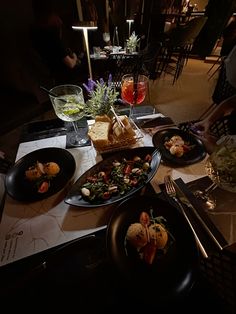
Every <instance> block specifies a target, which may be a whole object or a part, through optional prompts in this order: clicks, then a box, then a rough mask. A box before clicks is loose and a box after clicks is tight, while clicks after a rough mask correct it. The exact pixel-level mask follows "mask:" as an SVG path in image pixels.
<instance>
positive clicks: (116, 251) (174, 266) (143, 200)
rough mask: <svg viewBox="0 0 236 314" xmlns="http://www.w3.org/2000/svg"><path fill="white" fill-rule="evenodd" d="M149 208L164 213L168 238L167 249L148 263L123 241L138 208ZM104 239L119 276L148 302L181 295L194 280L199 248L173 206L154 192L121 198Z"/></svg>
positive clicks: (138, 295)
mask: <svg viewBox="0 0 236 314" xmlns="http://www.w3.org/2000/svg"><path fill="white" fill-rule="evenodd" d="M150 210H152V211H153V216H154V217H157V216H163V217H164V218H165V219H166V226H167V228H168V231H169V239H171V242H170V244H169V247H168V250H167V252H166V253H165V254H163V255H160V256H159V257H158V258H157V259H156V260H155V261H154V263H153V264H151V265H149V264H147V263H146V262H144V261H143V260H141V259H140V257H139V256H138V254H134V251H133V250H132V248H130V247H129V246H128V244H127V241H126V233H127V230H128V227H129V226H130V225H131V224H132V223H135V222H139V217H140V214H141V212H143V211H145V212H147V213H149V214H150ZM170 234H171V235H172V236H171V237H170ZM168 241H169V240H168ZM106 242H107V250H108V254H109V258H110V260H111V262H112V263H113V265H114V266H115V268H116V270H117V274H118V278H121V279H120V280H121V281H122V282H123V285H124V286H126V287H129V291H133V292H134V294H136V296H137V297H138V298H139V297H141V298H142V300H143V301H146V302H147V303H148V302H152V300H158V299H159V300H162V301H163V300H166V299H173V298H178V297H179V296H184V295H186V293H188V292H189V290H190V289H191V287H192V285H193V283H194V281H195V273H196V269H197V263H198V248H197V245H196V242H195V238H194V236H193V234H192V231H191V229H190V227H189V225H188V224H187V222H186V220H185V219H184V217H183V215H182V214H181V213H180V212H179V211H178V210H177V209H176V208H175V207H173V206H172V205H170V204H169V203H168V202H166V201H163V200H162V199H160V198H158V197H156V196H153V197H150V196H136V197H130V198H129V199H127V200H124V201H123V202H122V203H121V204H120V205H119V206H118V207H117V208H116V210H115V211H114V213H113V215H112V217H111V219H110V222H109V223H108V227H107V235H106ZM153 297H154V298H155V299H152V298H153Z"/></svg>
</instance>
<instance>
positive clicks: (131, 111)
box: [129, 105, 134, 119]
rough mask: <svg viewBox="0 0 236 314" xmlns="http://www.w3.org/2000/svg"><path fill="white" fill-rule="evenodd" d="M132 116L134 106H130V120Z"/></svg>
mask: <svg viewBox="0 0 236 314" xmlns="http://www.w3.org/2000/svg"><path fill="white" fill-rule="evenodd" d="M133 115H134V105H130V112H129V116H130V118H131V119H133Z"/></svg>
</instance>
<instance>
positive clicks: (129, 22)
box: [126, 19, 134, 38]
mask: <svg viewBox="0 0 236 314" xmlns="http://www.w3.org/2000/svg"><path fill="white" fill-rule="evenodd" d="M126 22H127V23H128V24H129V37H130V33H131V24H132V23H133V22H134V20H133V19H127V20H126ZM129 37H128V38H129Z"/></svg>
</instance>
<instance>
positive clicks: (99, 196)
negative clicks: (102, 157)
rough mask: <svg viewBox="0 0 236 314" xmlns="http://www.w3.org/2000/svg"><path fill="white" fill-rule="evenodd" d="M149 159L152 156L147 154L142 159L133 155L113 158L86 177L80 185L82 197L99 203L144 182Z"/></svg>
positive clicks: (149, 169)
mask: <svg viewBox="0 0 236 314" xmlns="http://www.w3.org/2000/svg"><path fill="white" fill-rule="evenodd" d="M151 160H152V156H151V155H149V154H147V155H146V156H145V157H144V159H142V158H140V157H139V156H135V157H133V159H132V160H127V159H126V158H122V159H121V160H113V161H112V162H111V164H110V165H107V166H106V167H105V168H104V169H99V171H98V172H96V173H95V174H93V175H92V176H89V177H88V178H87V180H86V182H85V183H84V184H83V185H82V187H81V194H82V197H83V199H84V200H86V201H88V202H90V203H99V202H101V201H104V200H108V199H110V198H111V197H112V196H114V195H124V194H126V193H128V192H129V191H130V190H131V189H133V188H135V187H138V186H140V185H141V184H143V182H145V180H146V179H147V176H148V173H149V172H150V171H151V166H150V164H151Z"/></svg>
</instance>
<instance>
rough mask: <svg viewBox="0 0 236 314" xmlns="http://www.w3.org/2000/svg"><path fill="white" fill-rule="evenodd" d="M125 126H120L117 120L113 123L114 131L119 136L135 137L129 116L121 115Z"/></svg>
mask: <svg viewBox="0 0 236 314" xmlns="http://www.w3.org/2000/svg"><path fill="white" fill-rule="evenodd" d="M119 118H120V120H121V122H122V123H123V124H124V127H122V126H120V125H119V124H118V122H117V121H115V122H114V124H113V127H112V129H113V133H114V135H115V136H116V137H117V138H122V139H123V138H133V137H135V135H136V134H135V131H134V129H133V128H132V126H131V124H130V122H129V119H128V117H127V116H119Z"/></svg>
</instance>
